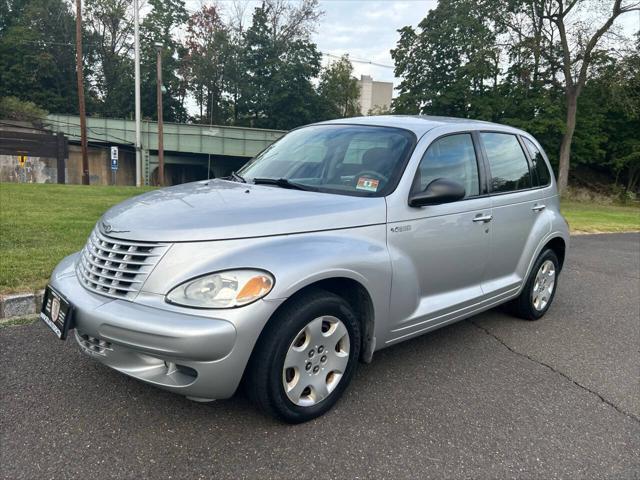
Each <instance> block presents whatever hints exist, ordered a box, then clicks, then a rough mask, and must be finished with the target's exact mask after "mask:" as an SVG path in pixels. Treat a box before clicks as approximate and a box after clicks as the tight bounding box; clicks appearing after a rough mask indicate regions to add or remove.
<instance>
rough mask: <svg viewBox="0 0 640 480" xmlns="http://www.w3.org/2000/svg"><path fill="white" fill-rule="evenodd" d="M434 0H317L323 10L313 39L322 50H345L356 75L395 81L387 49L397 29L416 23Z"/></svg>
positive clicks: (395, 36)
mask: <svg viewBox="0 0 640 480" xmlns="http://www.w3.org/2000/svg"><path fill="white" fill-rule="evenodd" d="M436 4H437V0H404V1H391V0H378V1H370V0H347V1H344V0H320V7H321V8H322V10H323V11H324V12H325V14H324V16H323V17H322V19H321V21H320V26H319V28H318V32H317V33H316V34H315V35H314V41H315V42H316V43H317V44H318V49H319V50H320V51H321V52H323V53H325V54H331V55H337V56H340V55H342V54H344V53H348V54H349V57H350V58H351V61H352V63H353V67H354V73H355V75H356V76H357V77H358V78H359V77H360V75H371V76H372V77H373V79H374V80H379V81H385V82H394V83H395V84H396V85H397V84H398V83H399V80H398V79H397V78H395V76H394V74H393V68H392V67H393V60H392V59H391V53H390V52H389V51H390V50H391V49H392V48H394V47H395V46H396V43H397V42H398V39H399V38H400V35H399V33H398V32H397V30H398V29H399V28H402V27H404V26H406V25H412V26H414V27H415V26H417V25H418V23H420V21H421V20H422V19H423V18H424V17H426V16H427V13H428V12H429V10H430V9H432V8H435V6H436ZM331 60H332V57H329V56H325V57H324V58H323V61H324V62H325V64H326V62H329V61H331ZM365 62H373V63H377V64H380V65H386V66H387V67H381V66H377V65H372V64H371V63H365ZM389 67H391V68H389Z"/></svg>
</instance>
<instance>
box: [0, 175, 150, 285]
mask: <svg viewBox="0 0 640 480" xmlns="http://www.w3.org/2000/svg"><path fill="white" fill-rule="evenodd" d="M146 190H148V189H144V190H143V189H137V188H135V187H107V186H84V185H49V184H10V183H2V184H0V293H10V292H18V291H28V290H35V289H39V288H43V287H44V286H45V285H46V283H47V279H48V278H49V276H50V275H51V271H52V270H53V268H54V267H55V266H56V264H57V263H58V262H59V261H60V260H61V259H62V258H64V257H65V256H66V255H69V254H70V253H73V252H75V251H77V250H80V249H81V248H82V246H83V245H84V243H85V241H86V239H87V236H88V235H89V233H90V232H91V229H92V228H93V226H94V224H95V223H96V221H97V220H98V218H100V216H101V215H102V214H103V213H104V212H105V211H106V210H107V209H108V208H109V207H111V206H112V205H114V204H116V203H118V202H120V201H122V200H124V199H125V198H128V197H131V196H132V195H136V194H138V193H142V192H143V191H146Z"/></svg>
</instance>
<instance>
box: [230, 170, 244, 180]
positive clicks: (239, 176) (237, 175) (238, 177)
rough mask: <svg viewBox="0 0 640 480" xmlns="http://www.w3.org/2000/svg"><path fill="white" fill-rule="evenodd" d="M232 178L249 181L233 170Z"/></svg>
mask: <svg viewBox="0 0 640 480" xmlns="http://www.w3.org/2000/svg"><path fill="white" fill-rule="evenodd" d="M231 179H232V180H235V181H236V182H240V183H247V181H246V180H245V179H244V178H243V177H242V175H240V174H238V173H236V172H235V171H233V172H231Z"/></svg>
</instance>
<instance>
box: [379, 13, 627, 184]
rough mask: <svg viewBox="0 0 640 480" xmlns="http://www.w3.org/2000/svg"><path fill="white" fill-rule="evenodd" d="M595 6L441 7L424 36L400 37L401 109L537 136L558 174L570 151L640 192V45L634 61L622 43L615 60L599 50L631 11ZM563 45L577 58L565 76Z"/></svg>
mask: <svg viewBox="0 0 640 480" xmlns="http://www.w3.org/2000/svg"><path fill="white" fill-rule="evenodd" d="M596 3H597V2H589V1H588V0H585V1H578V2H573V1H572V2H567V3H566V5H565V4H563V3H562V2H560V1H559V0H497V1H473V0H439V2H438V5H437V7H436V8H435V9H434V10H432V11H430V12H429V14H428V15H427V17H426V18H425V19H424V20H422V21H421V22H420V24H419V25H418V28H416V29H414V28H413V27H404V28H402V29H401V30H399V32H400V40H399V41H398V44H397V46H396V48H395V49H394V50H392V57H393V59H394V61H395V67H396V68H395V73H396V76H398V77H401V78H402V82H401V83H400V87H399V95H398V97H397V98H396V99H395V100H394V103H393V109H394V111H395V112H397V113H428V114H433V115H451V116H459V117H471V118H479V119H485V120H491V121H496V122H500V123H506V124H510V125H513V126H515V127H519V128H522V129H524V130H527V131H529V132H530V133H532V134H533V135H535V136H536V137H537V138H538V140H540V142H541V143H542V145H543V146H544V147H545V150H546V151H547V153H548V154H549V157H550V159H551V162H552V165H554V167H555V168H556V169H558V165H559V158H560V157H561V152H564V153H563V155H567V154H569V155H570V157H569V158H570V162H571V164H572V165H587V166H589V167H595V168H599V169H602V170H606V171H609V172H613V173H614V174H615V173H616V172H619V175H618V177H617V180H619V181H621V182H624V184H625V185H626V186H627V188H631V189H633V188H637V185H638V183H637V181H636V180H634V179H635V178H636V175H637V173H636V172H637V168H636V167H635V166H634V165H635V160H634V159H635V158H636V157H635V155H634V154H633V152H635V151H637V142H638V140H637V139H636V137H637V133H635V132H637V131H638V129H639V125H638V120H637V118H638V117H637V114H632V112H634V111H635V112H637V111H638V110H640V106H639V104H638V94H637V93H633V92H638V91H639V88H638V87H639V81H638V71H639V70H640V69H639V68H638V53H637V52H638V45H636V48H635V49H634V50H632V53H628V52H625V50H624V43H618V48H617V49H611V50H610V52H615V54H611V53H609V52H608V51H606V50H605V49H604V47H603V48H601V49H598V45H599V43H598V41H602V40H601V39H602V38H605V37H606V33H607V31H608V28H609V27H610V26H611V25H610V24H609V23H607V22H609V21H611V22H612V20H611V19H612V18H613V19H615V18H616V17H617V16H619V15H621V14H622V13H625V12H627V11H630V10H631V8H632V6H631V5H630V4H626V5H622V6H621V7H619V10H616V8H615V6H614V9H613V10H611V6H606V8H605V7H604V6H602V5H600V7H601V8H600V7H599V6H598V5H596ZM617 4H618V0H616V5H617ZM567 5H571V9H572V8H582V9H585V10H583V14H585V13H588V14H591V15H592V16H593V22H591V23H585V22H578V21H577V22H573V23H571V22H569V21H568V20H566V21H565V20H563V19H567V18H569V17H568V15H569V13H571V14H572V15H574V14H575V12H569V10H571V9H570V8H569V7H568V6H567ZM563 8H564V10H563ZM563 15H564V16H563ZM598 15H600V16H602V15H604V19H599V17H598ZM562 16H563V17H562ZM560 17H562V18H560ZM598 22H601V23H598ZM593 25H596V26H600V27H601V28H599V29H597V30H596V27H595V26H593ZM562 29H564V34H562V35H560V33H559V32H560V31H561V30H562ZM563 39H564V40H563ZM565 41H566V42H567V45H568V47H567V48H568V49H569V50H570V52H569V55H570V57H571V56H574V57H575V58H573V57H572V58H573V60H570V62H571V68H568V69H566V68H565V66H566V65H565V59H566V55H565V48H564V43H563V42H565ZM608 46H610V45H608ZM575 52H582V53H581V54H580V53H575ZM634 52H635V53H634ZM620 54H623V56H622V58H620V57H621V55H620ZM581 55H582V56H581ZM584 56H587V57H588V58H584ZM584 65H586V67H583V66H584ZM567 78H569V79H570V80H568V81H567ZM567 85H570V86H571V89H573V90H568V89H567ZM578 85H579V88H578ZM576 89H577V90H576ZM578 94H580V104H579V108H578V109H577V114H576V115H575V116H574V117H573V119H572V115H571V108H572V107H571V105H572V104H573V105H575V102H576V101H577V98H578ZM634 115H635V116H634ZM573 121H575V124H576V128H575V133H574V132H573V131H572V129H571V128H570V124H571V122H573ZM569 140H570V141H571V145H572V148H571V149H567V147H566V143H567V141H569ZM567 165H568V161H565V167H564V168H565V169H566V168H567ZM565 173H566V172H565ZM629 180H630V181H629Z"/></svg>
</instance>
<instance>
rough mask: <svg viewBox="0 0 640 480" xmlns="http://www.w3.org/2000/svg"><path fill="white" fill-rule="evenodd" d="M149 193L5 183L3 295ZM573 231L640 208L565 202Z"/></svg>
mask: <svg viewBox="0 0 640 480" xmlns="http://www.w3.org/2000/svg"><path fill="white" fill-rule="evenodd" d="M146 190H148V189H137V188H135V187H103V186H91V187H87V186H81V185H32V184H21V185H16V184H8V183H3V184H0V294H2V293H10V292H19V291H27V290H34V289H39V288H42V287H44V286H45V284H46V283H47V279H48V278H49V275H50V274H51V271H52V270H53V267H55V265H56V264H57V263H58V262H59V261H60V259H62V258H63V257H64V256H66V255H68V254H70V253H72V252H75V251H77V250H79V249H80V248H82V246H83V245H84V243H85V241H86V238H87V236H88V235H89V232H90V231H91V229H92V228H93V225H94V224H95V222H96V221H97V219H98V218H99V217H100V216H101V215H102V214H103V213H104V212H105V211H106V210H107V209H108V208H109V207H110V206H112V205H114V204H116V203H118V202H120V201H122V200H124V199H125V198H127V197H130V196H132V195H136V194H138V193H141V192H143V191H146ZM562 212H563V213H564V215H565V216H566V218H567V220H568V221H569V224H570V226H571V229H572V231H580V232H619V231H628V230H636V231H638V230H640V208H639V207H637V206H635V207H622V206H613V205H597V204H591V203H580V202H572V201H566V202H563V204H562Z"/></svg>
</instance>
